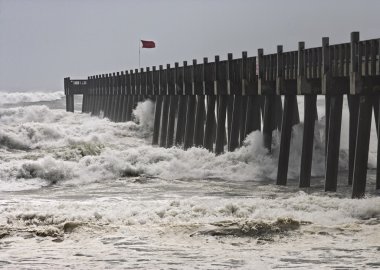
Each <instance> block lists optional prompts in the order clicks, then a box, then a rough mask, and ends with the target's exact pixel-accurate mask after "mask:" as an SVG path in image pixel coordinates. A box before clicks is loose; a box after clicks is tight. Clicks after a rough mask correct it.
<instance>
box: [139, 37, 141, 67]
mask: <svg viewBox="0 0 380 270" xmlns="http://www.w3.org/2000/svg"><path fill="white" fill-rule="evenodd" d="M140 47H141V46H140V40H139V69H140V67H141V60H140V57H141V56H140Z"/></svg>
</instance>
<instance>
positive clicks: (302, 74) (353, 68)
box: [65, 32, 380, 198]
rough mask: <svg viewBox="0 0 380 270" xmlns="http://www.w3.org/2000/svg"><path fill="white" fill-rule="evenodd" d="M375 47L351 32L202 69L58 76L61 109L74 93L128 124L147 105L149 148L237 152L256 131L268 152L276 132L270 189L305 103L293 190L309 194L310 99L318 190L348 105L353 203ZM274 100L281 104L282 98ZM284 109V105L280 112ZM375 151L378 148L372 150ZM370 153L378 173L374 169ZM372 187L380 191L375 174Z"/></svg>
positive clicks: (329, 186) (361, 168)
mask: <svg viewBox="0 0 380 270" xmlns="http://www.w3.org/2000/svg"><path fill="white" fill-rule="evenodd" d="M379 58H380V39H372V40H365V41H360V40H359V33H358V32H353V33H351V41H350V42H349V43H343V44H336V45H330V44H329V39H328V38H322V46H321V47H317V48H309V49H307V48H305V43H304V42H299V44H298V50H297V51H290V52H283V48H282V46H277V53H274V54H268V55H265V54H264V50H263V49H259V50H258V52H257V56H254V57H248V56H247V53H246V52H243V53H242V56H241V58H238V59H233V56H232V54H228V57H227V59H226V60H221V59H220V58H219V56H215V60H214V62H209V61H208V59H207V58H204V59H203V63H197V61H196V60H193V62H192V65H188V63H187V62H186V61H184V62H183V65H181V66H180V65H179V64H178V63H175V65H174V67H173V66H170V65H169V64H168V65H167V66H166V69H164V67H163V66H162V65H160V66H159V68H158V69H157V68H156V67H152V68H145V69H143V68H141V69H140V70H138V69H135V70H130V71H121V72H116V73H109V74H99V75H94V76H89V77H88V79H87V80H71V79H70V78H65V94H66V101H67V110H68V111H74V102H73V96H74V95H77V94H82V95H83V106H82V111H83V112H85V113H91V114H93V115H99V114H100V113H101V112H103V113H104V116H105V117H108V118H109V119H110V120H112V121H117V122H118V121H129V120H131V119H132V111H133V109H134V108H135V106H136V105H137V103H138V102H139V101H143V100H144V99H148V98H150V99H152V100H154V101H155V117H154V131H153V139H152V143H153V144H154V145H159V146H161V147H171V146H173V145H176V146H182V147H184V148H185V149H187V148H189V147H193V146H197V147H204V148H206V149H208V150H210V151H213V152H215V153H216V154H221V153H223V152H224V151H225V149H228V151H234V150H235V149H236V148H238V147H239V146H241V145H242V143H243V141H244V138H245V137H246V135H247V134H249V133H250V132H252V131H255V130H262V133H263V138H264V140H263V141H264V145H265V147H266V148H267V149H268V151H271V146H272V131H273V130H275V129H278V130H280V131H281V139H280V153H279V159H278V172H277V181H276V182H277V184H279V185H286V183H287V173H288V163H289V150H290V140H291V131H292V126H293V125H295V124H297V123H299V121H300V120H299V114H298V105H297V99H296V96H297V95H302V96H304V106H305V107H304V111H305V113H304V130H303V144H302V157H301V164H300V178H299V186H300V187H309V186H310V178H311V166H312V156H313V147H314V146H313V139H314V126H315V120H316V119H318V116H317V107H316V101H317V95H324V96H325V101H326V106H325V110H326V111H325V114H326V130H325V138H326V139H325V141H326V149H325V150H326V173H325V190H326V191H336V189H337V178H338V162H339V145H340V133H341V121H342V104H343V96H344V95H347V98H348V104H349V112H350V116H349V119H350V120H349V164H348V165H349V166H348V167H349V175H348V184H349V185H352V196H353V197H354V198H358V197H362V196H364V194H365V187H366V177H367V163H368V151H369V138H370V130H371V118H372V109H373V110H374V115H375V119H376V125H377V126H376V128H377V129H378V128H379V126H378V123H379V121H378V116H379V114H380V110H379V97H380V96H379V93H380V59H379ZM281 96H283V101H284V102H282V98H281ZM282 103H283V104H282ZM379 150H380V145H379ZM379 156H380V151H378V161H377V162H378V166H377V167H378V168H380V158H379ZM376 188H377V189H379V188H380V169H378V171H377V179H376Z"/></svg>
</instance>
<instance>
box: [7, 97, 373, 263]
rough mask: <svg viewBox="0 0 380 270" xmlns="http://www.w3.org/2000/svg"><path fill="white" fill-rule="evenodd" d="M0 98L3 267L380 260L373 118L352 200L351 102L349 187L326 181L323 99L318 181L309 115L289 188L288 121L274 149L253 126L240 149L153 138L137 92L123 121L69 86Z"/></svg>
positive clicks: (297, 136) (297, 133) (343, 161)
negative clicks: (281, 170)
mask: <svg viewBox="0 0 380 270" xmlns="http://www.w3.org/2000/svg"><path fill="white" fill-rule="evenodd" d="M0 100H1V101H0V102H1V103H0V106H1V107H0V247H1V249H2V252H1V253H0V266H2V267H4V268H7V269H30V268H33V269H46V268H51V269H61V268H64V267H70V268H78V269H88V268H90V267H91V268H95V269H104V268H120V269H126V268H132V269H136V268H139V267H140V268H148V269H157V268H164V269H167V268H174V269H178V268H180V269H183V268H184V269H193V268H196V267H198V268H200V269H230V268H238V269H273V268H292V269H293V268H310V269H324V268H325V269H331V268H345V269H347V268H353V269H357V268H359V269H368V268H379V267H380V259H379V256H378V254H379V250H380V197H379V194H378V193H376V191H375V190H374V182H375V176H376V171H375V170H373V169H375V168H376V149H377V140H376V131H375V129H374V128H373V129H372V134H371V150H370V155H369V164H368V165H369V171H368V186H367V197H366V198H365V199H361V200H352V199H350V188H349V187H348V186H347V168H348V166H347V164H348V143H347V142H348V137H347V136H348V135H347V134H348V133H347V132H345V130H348V109H347V105H346V104H345V107H344V111H343V125H342V139H341V151H340V163H339V169H340V177H339V181H338V182H339V183H338V192H337V193H324V192H323V176H324V166H325V164H324V162H325V159H324V116H323V114H324V107H323V106H324V102H323V100H318V113H319V121H317V122H316V128H315V137H314V138H315V141H314V156H313V167H312V176H313V178H312V187H311V188H309V189H303V190H300V189H299V188H298V187H297V186H298V177H299V164H300V156H301V147H302V128H303V125H302V123H301V124H299V125H297V126H295V127H294V128H293V135H292V146H291V153H290V161H289V178H290V179H289V181H288V182H289V185H288V186H287V187H279V186H275V185H274V179H275V177H276V174H277V157H278V151H279V147H278V141H279V134H278V133H277V132H274V142H273V153H271V154H268V152H267V150H266V149H265V148H264V147H263V146H262V136H261V133H259V132H253V133H251V134H249V135H248V136H247V138H246V140H245V142H244V145H243V146H242V147H241V148H239V149H237V150H236V151H234V152H229V153H228V152H227V153H225V154H223V155H219V156H215V155H214V154H213V153H210V152H208V151H207V150H205V149H202V148H191V149H189V150H187V151H184V150H182V149H180V148H176V147H173V148H169V149H163V148H159V147H155V146H151V134H152V127H153V112H154V103H153V102H152V101H145V102H143V103H140V104H139V105H138V107H137V108H136V110H135V111H134V118H135V120H134V122H127V123H113V122H110V121H109V120H108V119H106V118H98V117H91V116H90V115H88V114H81V113H78V112H76V113H67V112H66V111H65V110H64V104H65V103H64V102H65V101H64V99H63V95H61V94H60V93H41V94H38V95H35V96H33V95H30V94H28V93H13V94H12V95H11V94H10V93H0ZM298 102H299V108H300V113H301V119H302V118H303V116H302V115H303V101H302V100H300V99H299V100H298ZM2 104H3V105H2ZM5 104H7V105H5ZM79 105H80V100H79V99H78V100H77V99H76V106H77V107H76V109H77V110H79V109H80V107H79ZM373 127H374V125H373Z"/></svg>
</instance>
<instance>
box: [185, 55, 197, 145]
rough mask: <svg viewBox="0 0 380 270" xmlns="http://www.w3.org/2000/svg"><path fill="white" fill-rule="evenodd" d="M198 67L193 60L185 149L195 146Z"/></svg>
mask: <svg viewBox="0 0 380 270" xmlns="http://www.w3.org/2000/svg"><path fill="white" fill-rule="evenodd" d="M196 65H197V60H195V59H194V60H193V65H192V67H191V81H192V93H191V95H189V96H188V100H187V115H186V126H185V142H184V149H185V150H186V149H188V148H190V147H192V146H193V145H194V128H195V113H196V112H195V106H196V103H197V99H196V96H195V91H196V90H195V78H194V76H195V66H196Z"/></svg>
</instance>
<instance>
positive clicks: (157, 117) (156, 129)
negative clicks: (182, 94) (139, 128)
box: [152, 66, 163, 145]
mask: <svg viewBox="0 0 380 270" xmlns="http://www.w3.org/2000/svg"><path fill="white" fill-rule="evenodd" d="M161 69H162V66H161V67H160V70H161ZM159 73H160V71H156V67H153V71H152V83H153V89H152V91H153V95H156V102H155V103H156V104H155V108H154V123H153V137H152V144H153V145H158V139H159V136H160V122H161V111H162V101H163V100H162V95H160V92H159V90H160V81H159V76H160V74H159Z"/></svg>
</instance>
